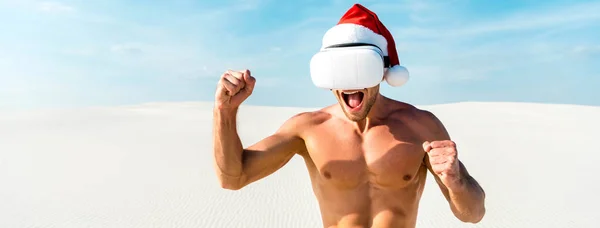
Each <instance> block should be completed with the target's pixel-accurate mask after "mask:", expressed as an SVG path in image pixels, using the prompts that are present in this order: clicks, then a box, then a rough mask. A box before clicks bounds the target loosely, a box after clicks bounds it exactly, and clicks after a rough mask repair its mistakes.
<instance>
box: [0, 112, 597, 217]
mask: <svg viewBox="0 0 600 228" xmlns="http://www.w3.org/2000/svg"><path fill="white" fill-rule="evenodd" d="M211 108H212V104H211V103H165V104H162V103H160V104H158V103H157V104H145V105H139V106H120V107H100V108H88V109H75V110H53V111H38V112H33V111H32V112H19V113H15V112H10V113H9V112H3V113H0V227H6V228H21V227H23V228H28V227H40V228H41V227H61V228H69V227H77V228H82V227H86V228H91V227H144V228H146V227H302V228H306V227H319V226H320V224H321V223H320V218H319V211H318V207H317V202H316V201H315V199H314V197H313V195H312V192H311V188H310V183H309V179H308V176H307V172H306V169H305V168H304V164H303V162H302V161H301V159H300V158H294V159H293V160H292V161H291V162H290V163H289V164H288V165H287V166H285V167H284V168H283V169H282V170H280V171H279V172H277V173H276V174H274V175H272V176H269V177H267V178H266V179H264V180H262V181H260V182H257V183H254V184H252V185H250V186H248V187H247V188H245V189H243V190H241V191H228V190H223V189H221V188H219V185H218V182H217V180H216V177H215V175H214V172H213V169H212V168H213V167H212V163H211V161H212V160H211V158H212V157H211V156H212V151H211V147H212V146H211V121H212V111H211ZM421 108H424V109H428V110H431V111H432V112H434V113H435V114H436V115H437V116H438V117H439V118H440V119H441V120H442V121H443V122H444V123H445V124H446V126H447V128H448V130H449V131H450V134H451V136H452V137H453V139H454V140H455V141H456V142H457V143H458V146H459V148H458V149H459V158H460V159H461V160H462V161H463V162H464V163H465V164H466V166H467V167H468V168H469V170H470V172H471V173H472V175H473V176H474V177H475V178H477V179H478V180H479V182H480V184H481V185H482V186H483V187H484V188H485V190H486V193H487V204H486V205H487V215H486V217H485V218H484V220H483V221H482V222H481V223H480V224H477V225H467V224H462V223H460V222H459V221H458V220H457V219H455V218H454V217H453V216H452V213H451V212H450V209H449V207H448V205H447V203H446V202H445V200H444V198H443V196H442V194H441V193H440V192H439V190H438V188H437V186H435V184H434V183H433V179H432V178H429V179H428V184H427V186H426V190H425V193H424V195H423V199H422V201H421V208H420V214H419V222H418V227H489V228H492V227H494V228H495V227H545V228H549V227H557V228H558V227H560V228H565V227H590V228H591V227H598V226H599V225H598V224H600V217H599V216H598V215H599V212H598V205H600V196H599V195H598V193H599V192H600V184H599V183H598V181H597V180H598V177H597V176H596V175H597V174H598V173H600V166H599V165H598V163H599V162H600V159H598V158H599V157H600V156H599V155H598V152H600V151H599V150H598V149H597V146H596V144H597V141H596V140H597V139H598V137H599V136H600V133H598V132H599V129H600V107H585V106H573V105H547V104H515V103H458V104H447V105H435V106H423V107H421ZM307 110H310V109H300V108H277V107H255V106H244V107H242V108H241V110H240V117H239V120H240V125H239V129H240V134H241V137H242V141H243V142H244V144H245V145H249V144H251V143H254V142H256V141H257V140H260V139H261V138H263V137H265V136H267V135H268V134H270V133H272V132H274V131H275V130H276V129H277V127H278V126H279V124H281V123H282V122H283V121H284V120H286V119H287V118H288V117H290V116H291V115H293V114H295V113H297V112H301V111H307ZM253 131H258V132H260V134H253Z"/></svg>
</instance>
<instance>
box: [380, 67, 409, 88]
mask: <svg viewBox="0 0 600 228" xmlns="http://www.w3.org/2000/svg"><path fill="white" fill-rule="evenodd" d="M408 79H409V73H408V70H407V69H406V68H405V67H403V66H400V65H396V66H393V67H391V68H388V69H387V71H386V72H385V81H386V82H387V83H388V84H389V85H390V86H392V87H398V86H402V85H404V84H406V82H407V81H408Z"/></svg>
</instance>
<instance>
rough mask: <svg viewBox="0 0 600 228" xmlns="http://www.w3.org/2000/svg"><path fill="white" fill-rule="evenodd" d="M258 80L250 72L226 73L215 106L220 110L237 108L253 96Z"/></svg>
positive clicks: (222, 78)
mask: <svg viewBox="0 0 600 228" xmlns="http://www.w3.org/2000/svg"><path fill="white" fill-rule="evenodd" d="M255 83H256V79H254V77H252V76H251V75H250V71H249V70H245V71H231V70H228V71H227V72H225V73H224V74H223V75H222V76H221V79H219V83H218V84H217V91H216V94H215V105H216V107H218V108H220V109H223V108H225V109H227V108H237V107H239V106H240V105H241V104H242V102H243V101H244V100H246V98H248V97H249V96H250V94H252V90H254V84H255Z"/></svg>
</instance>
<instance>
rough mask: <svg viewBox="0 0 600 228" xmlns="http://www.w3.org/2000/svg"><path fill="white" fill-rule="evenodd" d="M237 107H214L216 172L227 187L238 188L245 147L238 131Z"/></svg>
mask: <svg viewBox="0 0 600 228" xmlns="http://www.w3.org/2000/svg"><path fill="white" fill-rule="evenodd" d="M236 116H237V109H219V108H215V109H214V120H213V121H214V122H213V147H214V157H215V165H216V172H217V174H218V177H219V180H220V181H221V184H222V185H223V187H225V188H236V185H238V184H239V183H238V182H239V178H240V177H241V175H242V153H243V151H244V148H243V147H242V142H241V140H240V137H239V135H238V133H237V127H236V126H237V124H236V121H237V118H236Z"/></svg>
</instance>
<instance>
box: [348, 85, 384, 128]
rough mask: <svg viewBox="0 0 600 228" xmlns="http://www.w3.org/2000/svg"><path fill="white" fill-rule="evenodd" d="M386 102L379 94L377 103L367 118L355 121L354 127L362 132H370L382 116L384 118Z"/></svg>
mask: <svg viewBox="0 0 600 228" xmlns="http://www.w3.org/2000/svg"><path fill="white" fill-rule="evenodd" d="M385 102H386V101H385V97H384V96H382V95H381V94H377V98H376V99H375V103H374V104H373V106H372V107H371V110H370V111H369V114H367V117H366V118H364V119H362V120H359V121H355V122H354V126H355V127H356V128H357V129H358V130H359V131H360V132H366V131H367V130H369V129H370V128H371V127H372V126H373V123H374V122H376V121H377V120H379V119H381V116H383V115H382V114H384V113H385V104H384V103H385Z"/></svg>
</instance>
